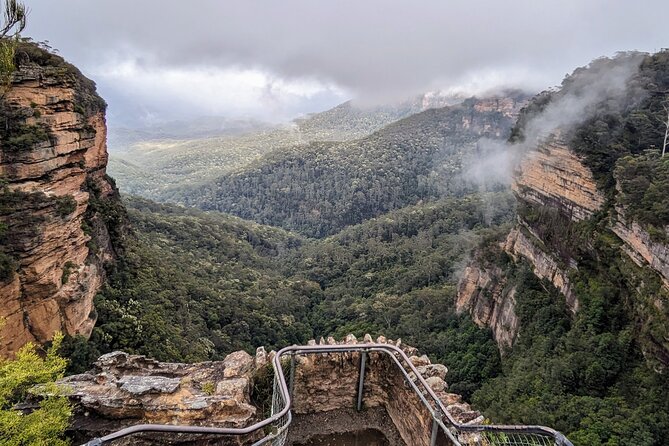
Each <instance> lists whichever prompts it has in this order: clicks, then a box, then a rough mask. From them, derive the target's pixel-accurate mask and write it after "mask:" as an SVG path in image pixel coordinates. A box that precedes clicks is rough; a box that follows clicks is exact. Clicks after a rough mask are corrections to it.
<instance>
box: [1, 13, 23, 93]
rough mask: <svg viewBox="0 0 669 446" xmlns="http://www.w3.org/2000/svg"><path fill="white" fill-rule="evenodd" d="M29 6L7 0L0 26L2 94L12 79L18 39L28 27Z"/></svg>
mask: <svg viewBox="0 0 669 446" xmlns="http://www.w3.org/2000/svg"><path fill="white" fill-rule="evenodd" d="M27 16H28V8H26V5H25V4H23V2H20V1H18V0H6V1H5V8H4V17H3V20H2V24H1V26H0V84H1V90H0V94H1V95H4V93H5V92H6V91H7V88H8V87H9V84H10V82H11V79H12V73H13V72H14V69H15V68H16V67H15V66H14V55H15V53H16V41H17V40H18V37H19V34H20V33H21V31H23V30H24V29H25V27H26V18H27Z"/></svg>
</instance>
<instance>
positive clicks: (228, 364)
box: [61, 352, 257, 444]
mask: <svg viewBox="0 0 669 446" xmlns="http://www.w3.org/2000/svg"><path fill="white" fill-rule="evenodd" d="M231 369H234V370H235V373H234V376H232V377H230V376H228V375H233V374H231V373H229V372H228V373H227V374H226V371H228V370H231ZM254 372H255V369H254V367H253V358H252V357H251V356H250V355H249V354H248V353H246V352H235V353H232V354H231V355H229V356H228V357H227V358H226V359H225V360H224V361H221V362H204V363H199V364H177V363H163V362H158V361H155V360H152V359H148V358H146V357H144V356H137V355H128V354H127V353H123V352H114V353H110V354H108V355H104V356H102V357H100V359H99V360H98V361H97V362H96V363H95V367H94V369H93V370H92V371H91V372H88V373H85V374H81V375H74V376H70V377H67V378H65V379H63V380H62V381H61V384H66V385H67V386H69V387H70V388H71V394H70V395H71V396H70V397H71V399H73V400H74V401H75V402H76V403H77V413H76V415H75V419H74V424H73V426H72V428H73V429H74V430H75V431H76V434H77V438H78V439H79V438H80V439H81V440H84V439H90V438H92V437H95V436H100V435H104V434H106V433H108V432H109V431H112V430H118V429H121V428H123V427H126V426H129V425H132V424H138V423H147V422H148V423H161V424H185V425H207V426H220V427H244V426H246V425H248V424H251V423H253V422H255V421H256V420H257V416H256V414H257V409H256V408H255V407H254V406H253V405H252V404H251V397H250V387H251V386H250V383H251V382H252V380H253V374H254ZM248 438H255V437H248ZM191 440H192V439H191ZM185 441H186V440H185V439H184V442H185ZM138 442H139V440H138V438H137V437H129V438H128V440H127V442H126V443H121V444H142V443H141V442H140V443H138ZM175 442H176V443H179V441H176V440H175ZM160 443H163V441H162V440H161V442H160ZM165 444H168V443H165ZM224 444H240V443H239V442H237V440H235V442H232V443H224Z"/></svg>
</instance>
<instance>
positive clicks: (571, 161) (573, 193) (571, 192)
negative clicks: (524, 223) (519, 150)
mask: <svg viewBox="0 0 669 446" xmlns="http://www.w3.org/2000/svg"><path fill="white" fill-rule="evenodd" d="M511 187H512V189H513V190H514V192H515V193H516V195H517V196H518V197H519V198H521V199H522V200H525V201H528V202H531V203H535V204H539V205H543V206H549V207H554V208H557V209H559V210H560V211H561V213H562V214H564V215H565V216H567V217H569V218H571V219H572V220H574V221H581V220H585V219H587V218H590V217H591V216H592V215H593V214H594V213H595V212H597V211H598V210H600V209H601V208H602V206H603V205H604V201H605V200H604V195H603V194H602V193H601V192H600V191H599V190H598V189H597V183H596V182H595V179H594V177H593V175H592V172H591V171H590V169H588V168H587V167H586V166H585V165H584V164H583V162H582V161H581V159H580V158H579V157H578V156H577V155H576V154H575V153H574V152H573V151H572V150H571V149H569V147H568V146H567V144H566V143H565V142H564V141H562V140H560V139H559V138H551V139H549V140H547V141H546V142H544V143H542V144H541V145H539V147H537V149H536V150H533V151H531V152H529V153H528V154H527V155H526V156H525V158H524V159H523V161H522V162H521V163H520V165H519V166H518V168H517V170H516V172H515V175H514V181H513V183H512V185H511Z"/></svg>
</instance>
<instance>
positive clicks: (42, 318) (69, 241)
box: [0, 56, 118, 356]
mask: <svg viewBox="0 0 669 446" xmlns="http://www.w3.org/2000/svg"><path fill="white" fill-rule="evenodd" d="M54 57H55V56H54ZM104 109H105V105H104V101H102V99H100V98H99V96H97V94H96V93H95V85H94V84H93V83H92V82H91V81H89V80H88V79H86V78H84V77H83V76H82V75H81V73H79V72H78V71H77V70H76V69H75V68H74V67H71V66H69V65H66V64H65V63H64V62H63V63H62V65H61V66H38V65H35V64H30V63H28V64H24V65H21V66H20V68H19V70H18V71H16V72H15V74H14V78H13V83H12V87H11V88H10V89H9V91H8V92H7V93H6V95H5V97H4V101H3V102H2V104H0V113H1V114H3V118H4V120H3V122H4V123H5V124H4V127H5V130H6V133H5V134H3V135H4V140H3V141H2V144H1V145H0V178H2V179H3V180H6V181H7V187H6V189H5V190H4V191H2V190H0V200H2V201H3V202H4V203H5V206H4V208H3V206H0V209H1V210H0V223H4V224H6V225H7V228H8V234H9V237H8V241H7V244H6V245H5V248H4V249H5V251H6V252H7V253H8V254H9V255H10V256H12V257H13V258H15V259H16V261H17V263H18V271H17V273H15V274H14V275H13V276H12V277H10V278H9V280H8V281H6V282H4V283H1V282H0V318H1V319H4V320H6V324H5V327H4V329H3V330H2V332H1V333H0V356H2V355H8V354H10V353H12V352H15V351H16V350H17V349H18V348H20V347H21V346H22V345H24V344H25V343H26V342H29V341H36V342H44V341H47V340H50V339H51V338H52V336H53V334H54V332H56V331H58V330H60V331H64V332H66V333H69V334H72V335H75V334H80V335H84V336H88V335H90V333H91V330H92V329H93V325H94V324H95V319H96V314H95V311H94V309H93V296H94V295H95V293H96V292H97V291H98V290H99V289H100V287H101V285H102V282H103V280H104V264H105V262H108V261H110V260H112V259H113V257H114V252H113V249H112V247H111V246H110V244H109V240H110V238H109V235H108V231H107V227H106V226H105V224H104V222H103V221H104V220H103V219H102V218H100V216H99V215H98V214H96V213H95V212H93V211H92V210H90V209H89V203H90V198H91V194H92V193H95V194H96V195H97V198H98V199H100V200H118V195H117V192H116V191H115V189H114V186H113V185H112V184H110V182H109V181H108V179H107V177H106V176H105V167H106V165H107V147H106V133H107V129H106V124H105V110H104ZM26 135H28V136H26ZM30 135H32V136H30ZM31 137H32V138H33V140H35V142H29V143H22V142H20V141H22V140H25V139H26V138H27V139H28V140H30V138H31ZM0 138H3V136H2V135H0ZM22 138H23V139H22ZM93 190H94V191H93ZM92 237H95V238H96V245H97V251H96V252H92V251H91V249H90V246H91V245H90V243H89V242H90V241H91V238H92Z"/></svg>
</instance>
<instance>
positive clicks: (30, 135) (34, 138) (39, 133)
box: [0, 120, 49, 152]
mask: <svg viewBox="0 0 669 446" xmlns="http://www.w3.org/2000/svg"><path fill="white" fill-rule="evenodd" d="M8 122H15V121H14V120H9V121H8ZM2 128H3V130H4V131H0V138H1V140H2V145H3V149H4V150H5V151H7V152H22V151H25V150H30V149H32V148H33V147H34V146H35V145H36V144H39V143H41V142H45V141H49V127H48V126H47V125H46V124H35V125H32V124H31V125H26V124H17V125H13V124H10V125H8V126H3V127H2Z"/></svg>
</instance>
